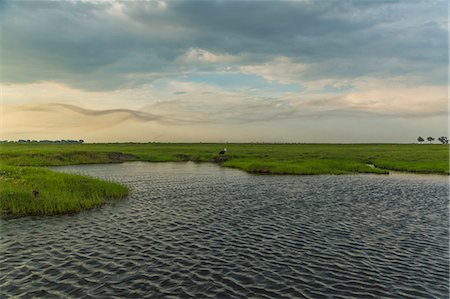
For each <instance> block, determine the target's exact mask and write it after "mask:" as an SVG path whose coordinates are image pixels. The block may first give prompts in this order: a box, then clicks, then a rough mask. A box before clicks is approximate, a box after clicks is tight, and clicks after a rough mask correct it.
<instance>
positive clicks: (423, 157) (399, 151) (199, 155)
mask: <svg viewBox="0 0 450 299" xmlns="http://www.w3.org/2000/svg"><path fill="white" fill-rule="evenodd" d="M224 147H226V148H227V149H228V151H227V154H226V155H224V156H218V155H217V153H218V152H219V151H220V150H221V149H223V148H224ZM0 161H1V163H0V171H1V173H0V209H1V211H0V213H1V215H3V216H5V215H6V216H23V215H52V214H63V213H73V212H78V211H81V210H85V209H89V208H92V207H95V206H99V205H101V204H103V203H105V202H106V201H108V200H109V199H114V198H120V197H123V196H125V195H126V194H127V189H126V187H124V186H121V185H119V184H116V183H111V182H105V181H101V180H97V179H93V178H89V177H83V176H78V175H71V174H63V173H56V172H53V171H51V170H47V169H42V168H37V167H29V166H55V165H69V164H86V163H118V162H124V161H151V162H163V161H196V162H218V163H220V164H221V165H223V166H225V167H233V168H237V169H241V170H244V171H248V172H252V173H270V174H304V175H310V174H353V173H380V174H383V173H388V171H389V170H399V171H408V172H420V173H435V174H447V175H448V174H449V146H448V145H437V144H435V145H429V144H427V145H425V144H423V145H416V144H198V143H197V144H163V143H148V144H125V143H123V144H64V145H62V144H2V145H0ZM369 165H374V166H375V167H373V166H372V167H371V166H369ZM33 190H38V191H39V195H38V196H36V197H35V196H34V195H33Z"/></svg>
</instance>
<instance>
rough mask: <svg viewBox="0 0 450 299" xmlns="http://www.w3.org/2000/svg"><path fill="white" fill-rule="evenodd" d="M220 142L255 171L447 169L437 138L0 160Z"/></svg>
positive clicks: (39, 149)
mask: <svg viewBox="0 0 450 299" xmlns="http://www.w3.org/2000/svg"><path fill="white" fill-rule="evenodd" d="M224 147H226V148H227V149H228V151H227V154H226V156H225V158H224V159H223V160H224V161H223V165H224V166H227V167H234V168H238V169H242V170H245V171H248V172H254V173H278V174H351V173H386V172H387V171H388V170H400V171H409V172H421V173H437V174H448V173H449V152H448V151H449V146H448V145H440V144H199V143H196V144H164V143H147V144H130V143H128V144H127V143H121V144H67V145H58V144H4V145H2V146H0V160H1V161H3V163H5V164H7V165H19V166H48V165H68V164H83V163H113V162H122V161H134V160H139V161H152V162H161V161H198V162H214V161H215V160H216V158H217V153H218V152H219V150H221V149H222V148H224ZM367 164H372V165H375V168H371V167H369V166H368V165H367Z"/></svg>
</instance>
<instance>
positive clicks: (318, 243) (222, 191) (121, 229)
mask: <svg viewBox="0 0 450 299" xmlns="http://www.w3.org/2000/svg"><path fill="white" fill-rule="evenodd" d="M58 169H59V170H61V171H69V172H78V173H84V174H90V175H93V176H97V177H101V178H106V179H112V180H115V181H119V182H122V183H124V184H126V185H128V186H130V188H131V193H130V196H129V197H128V198H127V199H125V200H122V201H119V202H118V203H116V204H113V205H106V206H103V207H101V208H98V209H95V210H91V211H88V212H84V213H80V214H76V215H66V216H56V217H27V218H20V219H12V220H2V221H1V244H0V246H1V247H0V255H1V256H0V274H1V277H0V296H1V297H2V298H8V297H13V296H17V297H22V298H30V297H40V298H58V297H59V298H144V297H146V298H163V297H168V298H177V297H193V298H208V297H214V298H230V297H233V298H245V297H246V298H248V297H252V298H323V297H332V298H448V296H449V295H448V291H449V288H448V283H449V261H448V253H449V237H448V233H449V231H448V202H449V200H448V195H449V191H448V177H436V176H428V177H426V176H415V175H391V176H382V175H378V176H377V175H351V176H330V175H323V176H269V175H250V174H247V173H244V172H241V171H238V170H232V169H225V168H220V167H218V166H216V165H212V164H194V163H143V162H133V163H124V164H114V165H84V166H67V167H61V168H58Z"/></svg>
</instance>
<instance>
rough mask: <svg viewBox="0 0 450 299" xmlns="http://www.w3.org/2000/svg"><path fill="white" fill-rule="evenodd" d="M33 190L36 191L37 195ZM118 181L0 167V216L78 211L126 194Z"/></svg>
mask: <svg viewBox="0 0 450 299" xmlns="http://www.w3.org/2000/svg"><path fill="white" fill-rule="evenodd" d="M33 190H36V191H39V194H38V195H37V196H34V195H33ZM127 193H128V189H127V188H126V187H124V186H122V185H120V184H117V183H113V182H107V181H102V180H98V179H95V178H91V177H86V176H81V175H75V174H67V173H58V172H55V171H51V170H48V169H43V168H36V167H11V166H1V167H0V199H1V200H0V213H1V214H0V215H1V216H2V217H3V218H8V217H20V216H26V215H54V214H67V213H75V212H80V211H82V210H87V209H91V208H93V207H97V206H100V205H102V204H104V203H105V202H107V201H108V200H112V199H118V198H121V197H124V196H126V195H127Z"/></svg>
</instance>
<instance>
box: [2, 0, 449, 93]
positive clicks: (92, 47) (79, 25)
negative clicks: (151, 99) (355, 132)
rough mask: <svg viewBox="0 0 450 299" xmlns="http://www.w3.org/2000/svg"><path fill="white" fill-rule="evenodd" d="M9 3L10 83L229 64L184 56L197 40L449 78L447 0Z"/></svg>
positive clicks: (381, 72) (338, 73)
mask: <svg viewBox="0 0 450 299" xmlns="http://www.w3.org/2000/svg"><path fill="white" fill-rule="evenodd" d="M0 3H2V4H1V5H0V11H1V14H0V16H1V20H2V21H1V26H2V81H3V82H7V83H27V82H36V81H42V80H51V81H58V82H63V83H66V84H69V85H71V86H74V87H76V88H81V89H85V90H114V89H119V88H124V87H133V86H136V85H139V84H143V83H148V81H152V80H154V79H157V78H161V77H166V76H170V75H171V74H179V73H183V72H187V71H192V70H196V71H199V70H204V71H214V70H215V69H216V68H219V67H222V66H221V65H219V64H214V63H213V64H208V65H201V64H198V65H195V64H189V63H186V62H181V61H180V60H179V59H177V58H179V57H181V56H182V55H183V54H184V53H186V52H187V51H188V50H189V49H191V48H200V49H204V50H206V51H209V52H212V53H214V54H217V55H225V54H227V55H233V56H236V57H238V59H237V60H235V61H234V62H233V63H232V64H234V65H235V66H237V67H239V66H242V65H252V64H258V63H264V62H267V61H271V60H272V59H274V57H276V56H285V57H288V58H289V59H291V60H292V61H293V62H299V63H314V64H315V68H314V69H311V70H309V71H308V72H307V73H306V74H305V75H304V77H303V80H314V79H318V78H340V79H345V78H356V77H358V76H369V77H377V78H386V77H391V76H399V75H405V74H407V75H410V76H415V77H418V78H419V80H420V81H421V82H422V83H428V84H446V83H447V64H448V45H447V41H448V34H447V11H448V7H447V2H446V1H282V2H275V1H274V2H272V1H256V2H255V1H170V2H155V1H154V2H147V1H134V2H132V1H128V2H97V3H95V2H91V3H89V2H76V1H75V2H69V1H61V2H54V1H52V2H45V1H5V2H0ZM135 74H146V76H145V80H142V79H138V78H139V76H134V75H135Z"/></svg>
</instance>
